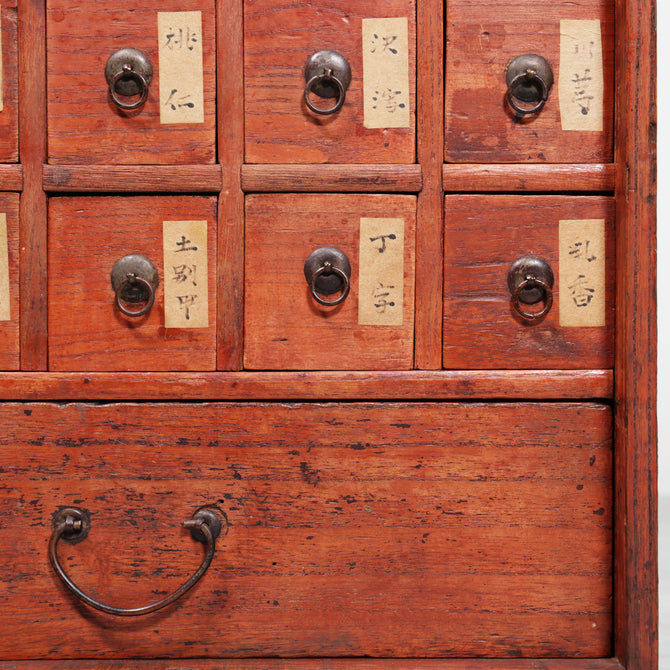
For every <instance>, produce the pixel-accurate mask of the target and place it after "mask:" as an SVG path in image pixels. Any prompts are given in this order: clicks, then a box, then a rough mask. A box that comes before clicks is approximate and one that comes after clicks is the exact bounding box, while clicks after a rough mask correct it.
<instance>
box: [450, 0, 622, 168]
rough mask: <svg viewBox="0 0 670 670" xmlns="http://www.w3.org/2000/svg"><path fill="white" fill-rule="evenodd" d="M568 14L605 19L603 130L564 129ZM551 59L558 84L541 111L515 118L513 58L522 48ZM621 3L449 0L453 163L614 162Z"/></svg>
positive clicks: (555, 82)
mask: <svg viewBox="0 0 670 670" xmlns="http://www.w3.org/2000/svg"><path fill="white" fill-rule="evenodd" d="M561 19H586V20H600V24H601V34H602V50H603V70H604V120H603V131H602V132H597V131H588V132H587V131H573V130H565V131H564V130H562V129H561V119H560V113H559V105H558V75H559V68H560V64H559V60H560V59H559V37H560V21H561ZM527 53H532V54H538V55H540V56H543V57H544V58H545V59H546V60H547V61H549V63H550V65H551V66H552V69H553V73H554V86H553V88H552V89H551V91H550V93H549V98H548V100H547V103H546V105H545V106H544V108H543V109H542V110H541V111H540V113H538V114H532V115H529V116H526V117H524V118H523V120H522V121H519V122H517V121H515V120H514V116H513V114H514V113H513V112H512V111H510V109H509V107H508V106H507V103H506V101H505V96H506V93H507V86H506V83H505V73H506V69H507V65H508V63H509V62H510V61H511V60H512V59H513V58H515V57H516V56H520V55H522V54H527ZM613 84H614V3H612V2H609V1H608V0H553V1H551V2H543V3H541V4H538V2H537V0H513V1H511V2H510V0H486V2H481V0H450V1H449V2H448V3H447V58H446V70H445V96H446V100H445V107H446V138H445V158H446V161H447V162H449V163H463V162H465V163H523V162H535V163H538V162H539V163H544V162H547V163H603V162H610V161H612V151H613V150H612V134H613V113H614V103H613V99H614V85H613Z"/></svg>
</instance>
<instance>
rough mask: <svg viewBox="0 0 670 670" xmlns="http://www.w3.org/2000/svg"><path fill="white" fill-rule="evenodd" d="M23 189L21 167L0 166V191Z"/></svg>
mask: <svg viewBox="0 0 670 670" xmlns="http://www.w3.org/2000/svg"><path fill="white" fill-rule="evenodd" d="M22 189H23V167H22V166H21V165H0V191H21V190H22Z"/></svg>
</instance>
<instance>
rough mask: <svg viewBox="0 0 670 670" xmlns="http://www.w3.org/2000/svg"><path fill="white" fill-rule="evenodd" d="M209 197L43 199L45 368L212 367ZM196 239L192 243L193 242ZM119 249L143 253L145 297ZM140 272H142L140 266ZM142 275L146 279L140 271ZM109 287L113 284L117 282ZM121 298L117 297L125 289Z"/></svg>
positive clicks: (212, 220) (212, 205) (212, 211)
mask: <svg viewBox="0 0 670 670" xmlns="http://www.w3.org/2000/svg"><path fill="white" fill-rule="evenodd" d="M216 209H217V205H216V198H213V197H199V196H165V197H157V196H136V197H113V196H110V197H73V198H52V199H51V200H50V202H49V233H48V234H49V250H48V257H49V295H48V306H49V366H50V368H51V369H52V370H111V371H119V370H213V369H214V368H215V359H216V336H215V327H216V279H215V277H216ZM196 247H197V248H196ZM128 255H140V256H143V257H144V258H146V259H148V261H149V262H150V263H151V264H152V265H153V266H154V268H155V269H156V271H157V276H158V285H157V287H156V289H155V292H154V296H155V300H154V304H153V306H152V307H151V308H150V309H149V311H148V312H147V313H146V314H144V315H140V314H137V313H138V312H140V311H142V309H143V308H144V307H145V306H146V302H138V303H133V301H132V299H133V296H132V293H133V291H136V290H139V291H140V292H141V295H139V296H138V297H139V298H142V299H144V298H145V297H148V295H149V293H148V288H147V286H146V283H140V286H139V289H138V288H137V286H135V287H133V286H131V285H130V284H131V283H132V282H129V281H128V280H127V279H126V277H125V275H126V272H128V271H132V268H133V267H134V266H133V265H132V263H131V265H129V266H127V267H126V270H124V271H123V272H122V273H121V277H120V279H121V282H122V284H123V282H125V285H123V286H122V287H121V288H120V289H119V294H118V295H119V298H120V301H121V307H124V308H125V309H126V310H127V311H130V312H133V313H135V315H128V316H127V315H125V314H123V313H122V311H121V309H120V307H119V304H118V301H117V300H116V291H115V288H114V287H113V285H112V280H111V273H112V270H113V269H114V267H115V265H116V263H117V261H119V260H120V259H122V258H125V257H126V256H128ZM140 276H142V275H140ZM144 281H145V282H146V281H148V280H147V279H146V278H145V279H144ZM117 288H118V286H117ZM126 291H128V292H129V299H128V300H124V294H125V292H126Z"/></svg>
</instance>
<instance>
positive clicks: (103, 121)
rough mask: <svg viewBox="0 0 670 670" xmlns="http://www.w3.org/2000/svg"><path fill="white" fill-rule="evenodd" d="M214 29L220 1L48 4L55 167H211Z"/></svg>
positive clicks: (55, 0) (50, 113) (51, 154)
mask: <svg viewBox="0 0 670 670" xmlns="http://www.w3.org/2000/svg"><path fill="white" fill-rule="evenodd" d="M215 23H216V22H215V14H214V1H213V0H160V2H159V1H157V0H149V1H142V2H140V1H139V0H132V1H129V2H123V3H111V2H100V1H99V0H81V2H77V3H76V6H73V4H72V3H71V2H69V0H48V2H47V110H48V156H49V158H48V160H49V162H50V163H54V164H58V163H61V164H68V163H70V164H77V163H79V164H91V163H116V164H156V163H160V164H168V163H169V164H172V163H186V164H194V163H214V162H215V160H216V127H215V124H216V110H215V99H216V96H215V94H216V74H215V73H216V50H215V41H216V35H215ZM143 100H144V102H143Z"/></svg>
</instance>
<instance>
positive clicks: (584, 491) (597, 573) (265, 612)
mask: <svg viewBox="0 0 670 670" xmlns="http://www.w3.org/2000/svg"><path fill="white" fill-rule="evenodd" d="M611 418H612V417H611V411H610V409H609V408H608V407H607V406H605V405H595V404H572V403H569V404H563V403H559V404H552V403H548V404H547V403H534V404H526V403H521V404H510V403H503V404H498V405H495V404H490V403H489V404H471V403H470V404H464V405H457V404H432V403H429V404H426V403H419V404H407V403H401V404H395V403H382V404H346V405H337V404H323V405H322V404H314V403H308V404H302V405H300V404H297V405H267V404H262V405H251V404H240V405H229V404H224V405H211V404H202V405H198V406H194V405H184V404H174V405H165V404H142V405H133V404H120V405H119V404H115V405H102V406H85V405H76V404H75V405H64V406H62V405H61V406H59V405H51V404H40V405H33V406H32V407H30V408H26V407H25V406H24V405H20V404H9V405H4V406H3V407H1V408H0V419H1V420H2V423H3V425H4V426H6V427H7V431H6V438H7V441H6V443H5V445H4V446H3V448H2V449H1V450H0V461H1V467H2V469H3V478H2V484H0V490H1V491H2V496H1V497H0V501H1V502H0V515H1V516H2V523H1V524H0V536H1V539H2V541H0V565H2V572H3V574H5V575H13V579H12V580H11V581H8V580H3V582H2V584H1V585H0V601H1V602H2V607H0V622H1V624H2V629H3V632H4V635H3V636H2V638H1V640H0V649H1V650H2V651H1V652H0V653H2V655H3V656H5V657H7V655H8V654H11V655H12V656H13V657H14V658H30V657H35V656H38V657H40V658H47V657H54V658H58V657H76V656H81V655H83V654H85V655H86V658H87V659H95V658H107V659H108V658H110V657H111V658H114V657H116V658H119V657H124V656H126V657H127V656H132V657H144V658H147V657H154V656H156V655H158V656H166V655H170V656H174V657H184V656H186V657H189V656H191V657H202V656H214V655H217V656H218V655H224V656H230V655H240V656H246V657H258V656H264V655H272V654H278V655H282V656H303V657H313V656H319V655H329V656H343V655H345V656H348V655H353V656H362V655H370V656H382V655H383V656H395V657H401V658H402V657H415V656H417V655H423V656H429V657H440V656H456V657H458V656H460V657H463V656H466V657H467V656H470V657H471V656H482V655H484V656H489V657H496V656H497V657H514V656H517V655H518V654H519V652H520V651H521V652H522V653H523V654H525V655H526V656H534V657H545V658H555V657H574V656H575V655H577V654H580V655H581V654H583V655H585V656H588V657H606V656H608V655H609V654H611V628H612V611H611V598H610V595H611V580H612V480H611V468H612V448H611V431H612V426H611ZM362 426H364V427H365V428H364V429H362ZM530 434H532V440H528V439H526V437H527V436H528V435H530ZM203 504H216V505H217V506H218V507H219V508H220V509H221V511H222V512H223V513H224V514H225V515H226V517H227V519H228V522H229V528H228V532H227V534H226V535H225V537H222V538H221V539H220V540H219V541H218V554H217V556H216V557H215V560H214V562H213V564H212V566H211V567H210V569H209V570H208V572H207V574H206V575H205V577H204V578H203V580H202V581H201V583H200V584H199V586H198V587H196V589H195V590H194V591H193V592H191V593H190V594H189V595H188V596H186V597H185V598H184V599H183V600H182V601H181V602H180V603H179V605H176V606H174V607H171V608H170V610H169V611H166V612H164V613H163V614H162V615H157V616H152V617H151V618H150V619H148V620H146V622H145V623H143V624H138V622H134V623H133V622H128V621H127V620H116V619H113V618H110V617H109V616H105V615H100V614H96V613H92V612H90V611H88V610H87V608H85V607H83V606H80V605H78V604H77V603H76V601H74V600H73V598H72V596H70V595H69V594H68V592H65V591H64V589H63V587H62V585H60V583H59V582H58V580H56V578H55V576H54V575H53V574H52V572H51V568H50V566H49V563H48V560H47V557H46V555H45V552H44V547H45V543H46V541H47V538H48V536H49V534H50V528H51V518H52V514H53V512H54V511H56V510H57V509H58V508H59V506H61V505H77V506H79V507H83V508H86V509H88V510H89V511H90V513H91V515H92V529H91V532H90V534H89V536H88V538H87V539H86V540H84V541H83V542H81V543H79V544H76V545H68V544H66V543H65V542H62V543H60V546H59V549H58V551H59V556H60V560H61V561H62V562H64V563H65V565H66V569H67V570H68V571H69V572H70V574H71V576H72V577H73V579H74V580H75V581H76V582H77V583H78V584H79V585H80V586H81V587H82V588H83V589H84V590H86V591H87V592H89V593H91V594H93V595H94V596H97V597H98V598H100V599H103V600H106V601H115V602H116V603H118V604H119V605H120V606H126V607H127V606H132V605H135V604H142V603H144V602H146V601H148V600H149V601H150V600H153V599H155V596H156V593H157V592H158V593H162V592H166V591H168V592H169V591H170V590H172V589H173V588H175V587H176V586H177V585H178V584H179V583H181V581H183V576H184V574H188V573H189V572H190V571H192V570H193V568H194V566H195V565H197V563H198V561H199V556H200V554H201V549H199V548H198V546H197V545H196V546H194V542H193V541H192V540H191V539H190V538H189V536H188V534H187V533H186V532H185V531H183V530H180V524H181V522H182V521H183V520H184V519H188V518H190V516H191V514H192V513H193V511H194V510H195V509H197V508H198V507H200V506H201V505H203ZM26 528H30V529H32V530H31V532H26ZM129 531H130V532H129ZM18 566H20V568H19V569H17V568H18ZM17 601H18V602H21V603H23V607H21V608H15V607H13V605H14V603H16V602H17ZM37 617H39V620H40V626H39V627H36V626H35V624H34V621H35V619H36V618H37ZM64 629H65V630H67V631H68V634H67V635H66V636H64V635H63V630H64ZM103 631H104V634H101V633H103ZM289 631H290V633H289ZM473 632H474V634H473Z"/></svg>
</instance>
